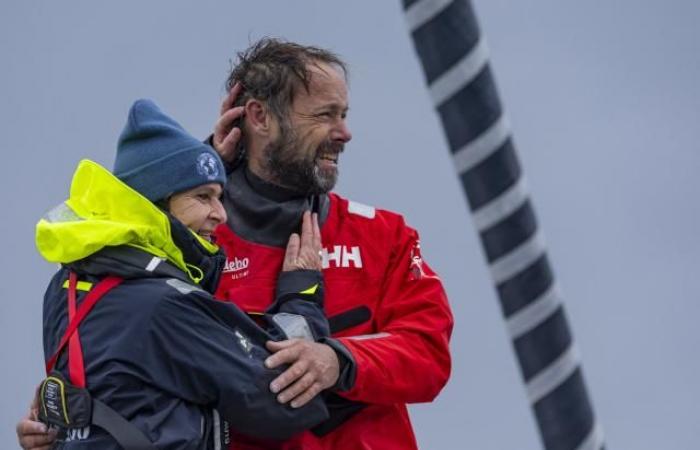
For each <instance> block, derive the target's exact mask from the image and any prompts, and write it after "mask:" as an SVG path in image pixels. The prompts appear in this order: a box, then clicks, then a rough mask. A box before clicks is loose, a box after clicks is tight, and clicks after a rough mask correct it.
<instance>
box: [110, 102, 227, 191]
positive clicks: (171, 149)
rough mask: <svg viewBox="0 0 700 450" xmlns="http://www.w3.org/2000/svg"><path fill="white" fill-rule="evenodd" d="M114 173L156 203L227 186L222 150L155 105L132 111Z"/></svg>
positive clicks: (143, 104)
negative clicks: (209, 187)
mask: <svg viewBox="0 0 700 450" xmlns="http://www.w3.org/2000/svg"><path fill="white" fill-rule="evenodd" d="M113 173H114V175H116V176H117V177H118V178H119V179H120V180H122V181H123V182H124V183H126V184H128V185H129V186H131V188H133V189H134V190H136V191H138V192H139V193H140V194H141V195H143V196H144V197H146V198H147V199H149V200H151V201H152V202H156V201H158V200H162V199H165V198H167V197H169V196H170V195H172V194H175V193H178V192H182V191H186V190H188V189H192V188H195V187H197V186H201V185H203V184H209V183H219V184H221V185H222V186H223V185H225V184H226V171H225V169H224V165H223V163H222V162H221V158H219V155H218V154H217V153H216V151H214V149H213V148H211V147H210V146H209V145H206V144H204V143H203V142H201V141H199V140H198V139H196V138H194V137H192V136H190V135H189V134H188V133H187V132H186V131H185V130H184V129H183V128H182V127H181V126H180V124H178V123H177V122H175V121H174V120H173V119H171V118H170V117H168V116H166V115H165V114H164V113H163V112H162V111H161V110H160V109H159V108H158V106H157V105H156V104H155V103H153V102H152V101H151V100H137V101H136V102H134V104H133V105H132V106H131V109H130V110H129V118H128V120H127V122H126V125H125V126H124V130H123V131H122V133H121V135H120V136H119V143H118V144H117V157H116V159H115V161H114V171H113Z"/></svg>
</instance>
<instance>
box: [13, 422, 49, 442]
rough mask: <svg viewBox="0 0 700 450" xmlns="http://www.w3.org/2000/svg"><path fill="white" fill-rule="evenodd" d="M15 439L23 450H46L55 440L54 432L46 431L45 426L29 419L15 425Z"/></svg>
mask: <svg viewBox="0 0 700 450" xmlns="http://www.w3.org/2000/svg"><path fill="white" fill-rule="evenodd" d="M16 431H17V439H18V441H19V445H20V446H21V447H22V448H23V449H25V450H30V449H31V450H44V449H46V450H48V449H49V448H51V445H52V444H53V442H54V441H55V440H56V431H55V430H48V428H47V427H46V425H44V424H43V423H41V422H35V421H33V420H29V419H23V420H22V421H20V422H19V423H18V424H17V428H16Z"/></svg>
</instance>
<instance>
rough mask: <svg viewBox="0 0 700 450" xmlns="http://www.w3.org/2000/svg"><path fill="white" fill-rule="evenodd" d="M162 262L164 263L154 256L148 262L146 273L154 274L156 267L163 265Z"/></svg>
mask: <svg viewBox="0 0 700 450" xmlns="http://www.w3.org/2000/svg"><path fill="white" fill-rule="evenodd" d="M162 262H163V259H162V258H158V257H157V256H154V257H153V258H151V260H150V261H149V262H148V265H147V266H146V271H148V272H153V271H154V270H156V267H158V265H160V263H162Z"/></svg>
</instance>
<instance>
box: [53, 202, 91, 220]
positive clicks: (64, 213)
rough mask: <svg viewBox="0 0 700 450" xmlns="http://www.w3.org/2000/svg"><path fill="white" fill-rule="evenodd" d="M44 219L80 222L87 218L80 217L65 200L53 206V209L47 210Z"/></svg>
mask: <svg viewBox="0 0 700 450" xmlns="http://www.w3.org/2000/svg"><path fill="white" fill-rule="evenodd" d="M43 219H44V220H45V221H47V222H49V223H57V222H78V221H81V220H85V219H83V218H82V217H79V216H78V215H77V214H76V213H75V211H73V209H72V208H71V207H70V206H68V205H67V204H66V203H65V202H64V203H61V204H60V205H58V206H56V207H55V208H53V209H52V210H51V211H49V212H47V213H46V214H45V215H44V217H43Z"/></svg>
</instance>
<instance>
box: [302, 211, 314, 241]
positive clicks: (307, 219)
mask: <svg viewBox="0 0 700 450" xmlns="http://www.w3.org/2000/svg"><path fill="white" fill-rule="evenodd" d="M312 240H313V225H311V212H309V211H304V214H303V215H302V216H301V249H302V250H304V249H305V248H307V247H311V245H312Z"/></svg>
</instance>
